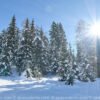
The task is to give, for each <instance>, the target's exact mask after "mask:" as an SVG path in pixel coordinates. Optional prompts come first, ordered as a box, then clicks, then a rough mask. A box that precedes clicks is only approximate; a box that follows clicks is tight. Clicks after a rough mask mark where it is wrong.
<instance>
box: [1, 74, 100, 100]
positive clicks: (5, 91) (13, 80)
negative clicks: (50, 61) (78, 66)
mask: <svg viewBox="0 0 100 100" xmlns="http://www.w3.org/2000/svg"><path fill="white" fill-rule="evenodd" d="M0 100H100V79H97V80H96V81H95V82H88V83H87V82H86V83H85V82H79V81H75V84H74V86H68V85H65V84H64V82H59V81H58V78H57V77H54V76H46V77H43V78H42V79H41V80H36V79H25V78H22V77H14V76H13V77H0Z"/></svg>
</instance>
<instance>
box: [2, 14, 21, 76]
mask: <svg viewBox="0 0 100 100" xmlns="http://www.w3.org/2000/svg"><path fill="white" fill-rule="evenodd" d="M15 21H16V19H15V16H13V18H12V21H11V23H10V25H9V27H8V28H7V30H6V31H3V47H2V58H1V59H2V66H4V69H5V70H6V73H7V72H9V75H10V74H11V68H12V66H16V59H17V50H18V41H19V40H18V36H19V31H18V28H17V27H16V22H15Z"/></svg>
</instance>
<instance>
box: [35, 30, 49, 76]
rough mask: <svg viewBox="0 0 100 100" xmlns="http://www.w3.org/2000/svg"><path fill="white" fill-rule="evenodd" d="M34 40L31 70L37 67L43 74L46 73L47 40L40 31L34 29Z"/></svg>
mask: <svg viewBox="0 0 100 100" xmlns="http://www.w3.org/2000/svg"><path fill="white" fill-rule="evenodd" d="M35 33H36V34H35V39H34V42H33V46H34V57H33V69H34V67H38V68H40V69H41V72H42V73H43V74H45V73H46V71H47V66H48V63H49V62H48V44H49V43H48V39H47V37H46V36H45V35H44V32H43V30H42V28H41V29H36V31H35Z"/></svg>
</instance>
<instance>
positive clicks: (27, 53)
mask: <svg viewBox="0 0 100 100" xmlns="http://www.w3.org/2000/svg"><path fill="white" fill-rule="evenodd" d="M32 24H33V23H32ZM31 29H32V28H30V24H29V20H28V19H26V22H25V26H24V29H23V31H22V38H21V43H20V46H19V50H18V72H19V75H21V72H23V71H24V70H26V69H27V63H29V64H30V66H32V53H33V51H32V43H33V37H34V34H33V32H31V31H32V30H31Z"/></svg>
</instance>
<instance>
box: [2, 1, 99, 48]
mask: <svg viewBox="0 0 100 100" xmlns="http://www.w3.org/2000/svg"><path fill="white" fill-rule="evenodd" d="M14 14H15V15H16V19H17V26H18V27H19V28H20V29H21V28H22V25H23V22H24V20H25V19H26V18H27V17H28V18H29V19H30V21H31V19H32V18H33V19H34V20H35V25H36V26H42V27H43V29H44V31H45V32H46V35H47V36H48V34H49V33H48V31H49V29H50V25H51V23H52V21H56V22H61V23H62V24H63V26H64V30H65V32H66V35H67V39H68V41H70V42H71V44H72V45H75V35H76V32H75V31H76V25H77V22H78V21H79V20H80V19H83V20H85V21H86V22H92V21H93V20H94V19H97V20H98V19H99V17H100V0H0V31H2V29H5V28H7V26H8V24H9V22H10V21H11V18H12V16H13V15H14ZM73 47H74V48H75V46H73Z"/></svg>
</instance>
